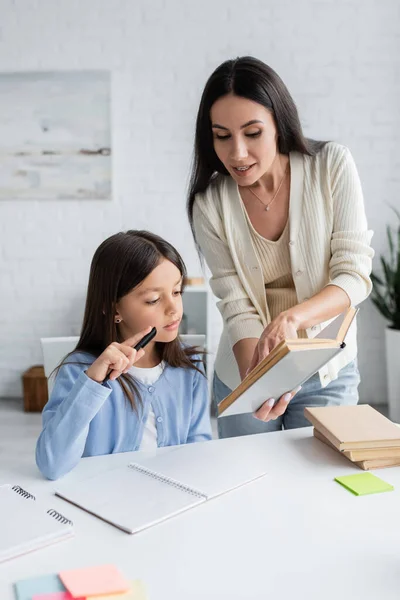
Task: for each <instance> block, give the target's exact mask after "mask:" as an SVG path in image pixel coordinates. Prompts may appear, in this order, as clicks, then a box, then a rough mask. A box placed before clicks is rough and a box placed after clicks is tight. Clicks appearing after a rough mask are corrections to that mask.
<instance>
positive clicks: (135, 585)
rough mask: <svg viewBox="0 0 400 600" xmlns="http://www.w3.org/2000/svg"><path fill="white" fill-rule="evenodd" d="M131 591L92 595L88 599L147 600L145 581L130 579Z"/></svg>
mask: <svg viewBox="0 0 400 600" xmlns="http://www.w3.org/2000/svg"><path fill="white" fill-rule="evenodd" d="M129 584H130V588H131V589H130V591H129V592H125V593H123V594H111V596H110V595H109V594H107V595H106V596H104V594H103V595H101V596H91V597H90V598H89V599H88V600H147V593H146V588H145V586H144V583H143V581H140V579H136V580H135V581H130V582H129Z"/></svg>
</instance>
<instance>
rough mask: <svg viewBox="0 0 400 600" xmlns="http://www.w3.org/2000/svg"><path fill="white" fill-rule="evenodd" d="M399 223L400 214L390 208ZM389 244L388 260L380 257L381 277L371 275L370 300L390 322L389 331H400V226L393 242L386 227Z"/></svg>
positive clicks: (391, 234)
mask: <svg viewBox="0 0 400 600" xmlns="http://www.w3.org/2000/svg"><path fill="white" fill-rule="evenodd" d="M392 210H393V211H394V213H395V214H396V215H397V217H398V219H399V221H400V212H399V211H398V210H396V209H395V208H393V207H392ZM386 233H387V238H388V243H389V259H388V260H387V259H386V258H385V257H384V256H381V257H380V258H381V266H382V275H381V276H378V275H377V274H376V273H371V279H372V283H373V285H374V288H373V290H372V294H371V300H372V302H373V303H374V304H375V306H376V308H377V309H378V310H379V312H380V313H381V314H382V315H383V316H384V317H385V319H387V320H388V321H389V322H390V327H391V329H399V330H400V224H399V225H398V227H397V240H396V242H394V240H393V232H392V228H391V227H390V225H388V226H387V227H386Z"/></svg>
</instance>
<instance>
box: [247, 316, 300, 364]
mask: <svg viewBox="0 0 400 600" xmlns="http://www.w3.org/2000/svg"><path fill="white" fill-rule="evenodd" d="M297 329H298V324H297V321H296V319H295V317H294V316H293V315H292V314H289V313H288V312H282V313H281V314H280V315H278V316H277V317H276V318H275V319H274V320H273V321H271V323H270V324H269V325H267V327H266V328H265V329H264V331H263V332H262V334H261V337H260V339H259V341H258V344H257V346H256V349H255V350H254V354H253V358H252V360H251V363H250V367H249V368H248V369H247V373H246V374H248V373H250V371H252V370H253V369H254V368H255V367H256V366H257V365H258V363H259V362H261V361H262V360H263V359H264V358H265V357H266V356H268V354H269V353H270V352H271V351H272V350H273V349H274V348H275V346H277V345H278V344H279V343H280V342H281V341H282V340H284V339H285V338H289V339H294V338H297Z"/></svg>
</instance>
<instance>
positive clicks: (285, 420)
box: [188, 57, 373, 437]
mask: <svg viewBox="0 0 400 600" xmlns="http://www.w3.org/2000/svg"><path fill="white" fill-rule="evenodd" d="M188 215H189V220H190V224H191V227H192V231H193V234H194V236H195V240H196V242H197V244H198V246H199V249H200V251H201V253H202V254H203V255H204V257H205V259H206V262H207V264H208V266H209V268H210V270H211V273H212V278H211V282H210V283H211V287H212V290H213V292H214V294H215V295H216V296H217V297H218V298H219V300H220V301H219V302H218V306H219V309H220V311H221V314H222V317H223V322H224V328H223V333H222V337H221V341H220V345H219V349H218V353H217V358H216V363H215V374H214V399H215V402H216V403H218V402H220V401H221V400H222V399H223V398H224V397H225V396H226V395H227V394H229V392H230V391H231V390H232V389H233V388H235V387H236V386H237V385H238V384H239V383H240V380H241V379H243V378H244V377H245V375H246V373H247V372H248V371H249V369H251V368H253V367H254V366H255V365H256V364H257V363H258V362H259V361H260V360H262V359H263V358H264V357H265V356H266V355H267V354H268V353H269V352H270V351H271V350H272V349H273V348H274V347H275V346H276V345H277V344H278V343H279V342H280V341H281V340H282V339H284V338H294V337H313V336H314V335H316V334H317V333H318V332H319V331H321V329H322V328H323V327H324V326H325V325H326V324H327V322H329V320H331V319H332V318H333V317H335V316H337V315H338V314H340V313H341V312H343V311H344V310H345V309H346V308H348V307H349V306H350V305H357V304H359V303H360V302H362V301H363V300H364V299H365V298H366V297H367V296H368V295H369V293H370V291H371V280H370V277H369V275H370V272H371V263H372V257H373V250H372V249H371V247H370V241H371V237H372V232H371V231H369V230H368V228H367V222H366V217H365V211H364V202H363V196H362V190H361V185H360V181H359V177H358V174H357V170H356V167H355V164H354V161H353V159H352V156H351V154H350V152H349V150H348V149H347V148H345V147H344V146H341V145H339V144H336V143H332V142H317V141H314V140H310V139H306V138H305V137H304V135H303V133H302V129H301V125H300V121H299V117H298V113H297V109H296V106H295V104H294V102H293V100H292V98H291V96H290V94H289V92H288V90H287V88H286V86H285V85H284V83H283V82H282V80H281V79H280V78H279V76H278V75H277V74H276V73H275V72H274V71H273V70H272V69H271V68H270V67H268V66H267V65H265V64H264V63H262V62H261V61H259V60H257V59H255V58H252V57H243V58H238V59H236V60H229V61H226V62H224V63H223V64H222V65H221V66H219V67H218V68H217V69H216V70H215V71H214V73H213V74H212V75H211V77H210V78H209V80H208V82H207V84H206V86H205V89H204V92H203V95H202V98H201V102H200V108H199V112H198V116H197V124H196V139H195V157H194V165H193V172H192V177H191V186H190V192H189V199H188ZM346 342H347V344H346V348H345V350H344V351H343V352H342V353H341V354H340V355H339V356H338V357H336V358H335V359H334V360H332V361H331V362H330V363H329V364H328V365H327V366H326V367H324V368H323V369H321V370H320V371H319V373H317V374H316V375H314V376H313V377H312V378H311V379H310V380H309V381H307V382H306V383H305V384H304V385H303V387H302V389H301V390H300V391H299V392H298V393H297V394H296V395H295V396H294V395H293V394H285V396H283V397H282V398H281V399H280V400H279V402H277V403H275V404H274V400H275V399H267V398H266V400H268V401H267V402H265V403H264V405H263V406H262V407H261V408H260V409H259V411H258V412H257V413H256V415H255V416H256V417H257V418H254V416H253V415H238V416H230V417H224V418H223V417H222V418H220V419H219V434H220V437H230V436H235V435H245V434H248V433H258V432H265V431H273V430H277V429H281V428H282V427H284V428H285V429H286V428H294V427H301V426H305V425H309V423H308V422H307V421H306V419H305V418H304V416H303V409H304V406H310V405H313V406H326V405H328V404H346V403H347V404H353V403H354V404H356V403H357V401H358V391H357V389H358V384H359V372H358V369H357V362H356V358H357V343H356V328H355V325H354V326H352V328H351V331H350V332H349V335H348V338H347V340H346ZM293 396H294V397H293Z"/></svg>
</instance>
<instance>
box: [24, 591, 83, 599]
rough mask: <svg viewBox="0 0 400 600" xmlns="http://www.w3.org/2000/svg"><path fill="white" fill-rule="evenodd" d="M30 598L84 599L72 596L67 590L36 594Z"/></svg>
mask: <svg viewBox="0 0 400 600" xmlns="http://www.w3.org/2000/svg"><path fill="white" fill-rule="evenodd" d="M32 600H86V599H85V598H74V597H73V596H71V594H70V593H69V592H52V593H51V594H36V595H35V596H32Z"/></svg>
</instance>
